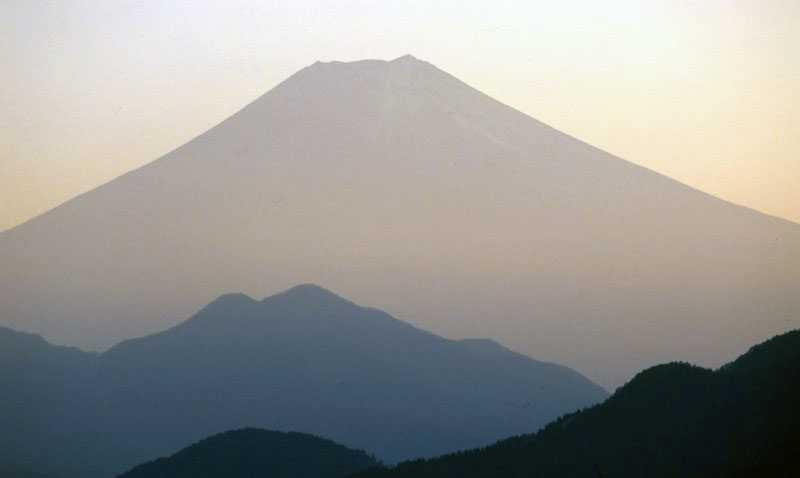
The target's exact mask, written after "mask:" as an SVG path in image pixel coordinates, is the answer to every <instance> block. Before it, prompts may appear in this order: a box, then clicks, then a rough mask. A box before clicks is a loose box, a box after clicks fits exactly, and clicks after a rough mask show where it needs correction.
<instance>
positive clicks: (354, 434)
mask: <svg viewBox="0 0 800 478" xmlns="http://www.w3.org/2000/svg"><path fill="white" fill-rule="evenodd" d="M0 332H2V331H1V330H0ZM4 337H6V338H5V339H4ZM15 343H23V344H22V345H14V344H15ZM34 349H35V353H30V351H31V350H34ZM14 350H22V351H23V352H24V353H23V352H20V353H14V352H13V351H14ZM0 351H2V354H3V355H2V360H0V388H2V389H3V390H4V391H5V390H8V392H7V394H8V398H7V399H6V400H3V401H0V419H2V420H0V423H3V425H4V426H2V427H0V445H2V446H0V461H2V460H9V461H14V462H16V463H21V464H36V465H37V466H38V467H40V468H41V469H45V470H50V471H54V472H55V471H58V472H59V473H62V474H69V475H74V476H81V477H83V478H86V477H92V476H98V477H103V476H109V475H112V474H115V473H120V472H122V471H124V470H125V469H127V468H130V467H131V466H133V465H134V464H136V463H141V462H143V461H145V460H149V459H153V458H155V457H158V456H163V455H165V454H167V453H171V452H173V451H174V450H176V449H180V448H182V447H184V446H186V445H187V444H189V443H192V442H193V441H196V440H198V439H200V438H202V437H206V436H209V435H212V434H214V433H218V432H219V431H221V430H230V429H235V428H241V427H259V428H267V429H272V430H283V431H300V432H305V433H312V434H314V435H317V436H324V437H328V438H330V439H332V440H334V441H336V442H337V443H341V444H343V445H345V446H348V447H351V448H357V449H364V450H367V451H368V452H369V453H374V454H375V455H377V456H378V457H380V458H381V459H383V460H386V461H388V462H396V461H399V460H401V459H409V458H414V457H418V456H434V455H437V454H441V453H445V452H448V451H454V450H458V449H463V448H469V447H474V446H479V445H485V444H488V443H491V442H492V441H495V440H497V439H500V438H502V437H505V436H509V435H512V434H518V433H523V432H528V431H532V430H536V429H538V428H539V427H541V426H543V425H544V424H546V423H547V422H548V421H550V420H552V419H553V418H555V417H557V416H559V415H561V414H563V413H566V412H568V411H572V410H575V409H578V408H580V407H584V406H587V405H589V404H592V403H596V402H598V401H600V400H602V399H604V398H605V397H606V396H607V395H608V394H607V392H606V391H605V390H603V389H602V388H601V387H599V386H597V385H595V384H593V383H592V382H590V381H589V380H588V379H586V378H585V377H583V376H582V375H580V374H578V373H577V372H575V371H573V370H571V369H568V368H566V367H563V366H560V365H556V364H552V363H546V362H539V361H535V360H532V359H530V358H528V357H526V356H523V355H520V354H517V353H514V352H512V351H510V350H507V349H505V348H503V347H502V346H500V345H499V344H497V343H494V342H491V341H488V340H471V341H453V340H448V339H444V338H442V337H439V336H437V335H434V334H431V333H429V332H426V331H423V330H420V329H417V328H415V327H413V326H411V325H409V324H406V323H404V322H401V321H399V320H397V319H394V318H393V317H391V316H389V315H388V314H386V313H384V312H381V311H378V310H375V309H369V308H364V307H360V306H357V305H356V304H353V303H352V302H349V301H347V300H345V299H343V298H341V297H339V296H337V295H335V294H333V293H331V292H329V291H327V290H325V289H322V288H320V287H317V286H314V285H302V286H297V287H294V288H292V289H290V290H288V291H286V292H284V293H281V294H278V295H274V296H271V297H268V298H266V299H264V300H263V301H256V300H254V299H252V298H250V297H248V296H246V295H243V294H228V295H224V296H222V297H220V298H218V299H217V300H215V301H213V302H212V303H210V304H209V305H208V306H206V307H205V308H203V309H202V310H201V311H199V312H198V313H196V314H195V315H193V316H192V317H191V318H189V319H188V320H186V321H184V322H182V323H181V324H179V325H177V326H175V327H173V328H171V329H168V330H165V331H163V332H160V333H157V334H154V335H150V336H146V337H142V338H138V339H133V340H127V341H124V342H122V343H120V344H118V345H116V346H114V347H112V348H111V349H110V350H108V351H106V352H104V353H102V354H89V353H85V352H80V351H76V350H74V349H67V348H62V347H53V346H49V345H47V344H46V342H44V340H42V339H41V338H40V337H35V336H30V335H29V334H21V333H15V332H11V331H8V332H5V333H0ZM4 351H9V352H8V353H7V354H6V353H5V352H4Z"/></svg>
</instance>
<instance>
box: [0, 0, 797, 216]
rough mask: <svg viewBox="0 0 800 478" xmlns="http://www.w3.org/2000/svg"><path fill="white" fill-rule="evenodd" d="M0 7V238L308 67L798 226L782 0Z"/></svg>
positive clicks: (793, 39) (791, 19) (790, 26)
mask: <svg viewBox="0 0 800 478" xmlns="http://www.w3.org/2000/svg"><path fill="white" fill-rule="evenodd" d="M3 8H4V10H5V13H6V15H3V16H0V26H2V27H3V28H2V30H3V31H5V32H8V33H9V34H10V35H11V36H9V37H7V38H6V39H5V41H2V42H0V53H2V55H0V57H2V58H3V61H2V63H0V71H2V73H3V76H4V78H6V81H4V82H3V83H2V84H0V93H2V95H3V97H4V98H5V99H6V100H5V101H6V106H5V109H6V111H7V114H6V115H5V116H4V118H5V121H0V136H3V137H4V138H5V139H6V141H4V142H3V143H2V144H0V158H4V159H3V160H2V161H0V195H1V196H0V231H4V230H8V229H10V228H12V227H14V226H16V225H18V224H20V223H22V222H25V221H26V220H28V219H30V218H32V217H34V216H36V215H38V214H41V213H43V212H45V211H47V210H49V209H51V208H53V207H55V206H57V205H58V204H61V203H63V202H65V201H66V200H69V199H70V198H72V197H75V196H77V195H79V194H81V193H83V192H86V191H88V190H91V189H92V188H94V187H97V186H99V185H101V184H104V183H106V182H108V181H110V180H112V179H113V178H115V177H118V176H119V175H121V174H124V173H125V172H127V171H130V170H133V169H135V168H137V167H140V166H142V165H144V164H146V163H148V162H150V161H152V160H154V159H156V158H157V157H159V156H161V155H163V154H165V153H167V152H169V151H171V150H173V149H175V148H176V147H178V146H179V145H180V144H183V143H185V142H187V141H189V140H190V139H192V138H193V137H195V136H197V135H199V134H201V133H203V132H204V131H205V130H207V129H209V128H210V127H212V126H213V125H215V124H217V123H219V122H221V121H222V120H224V119H225V118H226V117H228V116H230V115H231V114H233V113H234V112H235V111H237V110H238V109H239V108H241V107H242V106H244V105H245V104H247V103H249V102H251V101H252V100H254V99H255V98H256V97H258V96H259V95H261V94H263V93H264V92H266V91H267V90H269V89H271V88H272V87H273V86H275V85H276V84H278V83H279V82H280V81H282V80H283V79H285V78H286V77H288V76H290V75H291V74H292V73H294V72H295V71H297V70H299V69H301V68H302V67H304V66H306V65H308V64H311V63H313V62H314V61H317V60H322V61H330V60H344V61H347V60H353V59H363V58H382V59H392V58H396V57H399V56H401V55H403V54H406V53H411V54H413V55H415V56H417V57H418V58H422V59H424V60H426V61H430V62H432V63H433V64H435V65H437V66H439V67H440V68H443V69H444V70H446V71H449V72H450V73H452V74H454V75H456V76H457V77H459V78H461V79H462V80H464V81H466V82H467V83H469V84H471V85H473V86H475V87H476V88H478V89H479V90H481V91H483V92H485V93H487V94H489V95H490V96H492V97H494V98H496V99H498V100H499V101H502V102H504V103H506V104H508V105H510V106H512V107H515V108H517V109H519V110H520V111H522V112H524V113H526V114H528V115H530V116H532V117H534V118H536V119H538V120H541V121H543V122H545V123H547V124H550V125H551V126H553V127H555V128H557V129H559V130H561V131H564V132H565V133H567V134H569V135H571V136H574V137H577V138H579V139H581V140H583V141H586V142H587V143H589V144H592V145H594V146H597V147H599V148H601V149H603V150H606V151H608V152H610V153H612V154H614V155H616V156H619V157H621V158H623V159H626V160H628V161H632V162H635V163H636V164H639V165H642V166H645V167H647V168H650V169H653V170H655V171H658V172H660V173H662V174H665V175H667V176H669V177H672V178H675V179H677V180H679V181H681V182H684V183H686V184H688V185H690V186H692V187H695V188H698V189H700V190H702V191H705V192H707V193H709V194H712V195H714V196H717V197H720V198H722V199H725V200H727V201H730V202H733V203H735V204H739V205H743V206H746V207H750V208H753V209H756V210H758V211H761V212H764V213H767V214H770V215H774V216H778V217H782V218H785V219H788V220H791V221H793V222H798V221H800V157H799V156H798V154H799V153H798V151H800V144H798V141H800V140H799V139H798V138H800V121H798V120H797V118H796V115H794V114H793V112H794V111H797V110H798V109H800V88H798V87H797V86H796V85H795V84H793V82H791V81H790V80H791V79H792V78H796V77H798V76H800V60H798V57H797V55H794V54H793V53H794V49H793V45H796V44H797V43H800V33H798V32H800V28H796V27H797V25H799V24H800V7H798V6H797V5H796V4H792V3H791V2H776V3H773V4H770V5H763V4H761V3H759V2H736V3H730V4H726V5H720V6H712V5H710V4H706V5H693V6H683V7H681V8H668V7H666V6H661V5H658V4H656V3H654V2H650V3H638V4H637V5H628V6H618V5H616V6H615V5H607V6H602V7H601V6H579V5H578V4H575V3H569V2H567V3H562V4H560V5H558V6H547V7H545V6H541V5H539V6H526V7H518V8H512V7H506V8H503V7H500V8H497V9H495V10H491V11H489V12H485V11H484V10H483V9H481V8H479V5H477V4H474V5H472V4H469V5H464V6H463V7H461V8H459V9H458V12H459V15H458V17H457V18H456V17H454V16H453V12H454V10H453V9H454V8H455V7H448V6H446V5H442V6H439V7H429V6H423V5H420V4H409V5H408V6H405V7H402V8H401V7H391V8H386V7H381V8H378V6H377V5H376V4H374V5H373V4H370V3H369V2H367V3H365V4H363V5H359V6H348V7H343V6H335V5H332V4H331V5H325V4H324V3H313V2H307V3H300V4H297V5H295V6H292V7H289V6H285V5H273V6H272V7H270V8H266V6H261V7H252V6H251V7H250V8H246V7H244V6H241V5H240V6H238V7H235V6H229V7H227V8H223V7H220V6H214V5H212V4H210V3H209V4H194V3H193V4H192V8H190V6H189V5H188V4H170V5H169V6H166V5H162V4H160V3H150V4H148V3H143V4H138V5H132V4H125V3H119V4H113V5H106V4H104V3H100V2H82V3H79V4H73V5H70V6H67V5H66V4H64V5H49V6H44V7H37V8H36V9H32V7H30V6H27V4H24V3H22V2H18V3H14V2H11V3H6V4H5V6H4V7H3ZM301 12H302V13H303V15H300V16H298V14H299V13H301ZM301 17H302V18H304V19H305V20H303V21H301V20H299V18H301ZM312 27H313V29H314V30H313V31H314V34H313V35H310V34H309V33H308V32H307V30H308V29H309V28H312ZM348 31H349V32H350V33H348ZM377 32H381V33H380V34H378V33H377ZM362 35H369V36H373V37H374V40H375V41H372V42H369V44H363V43H359V42H358V41H356V40H357V39H358V38H360V37H361V36H362ZM433 35H435V38H436V41H431V37H432V36H433ZM201 38H202V41H198V40H200V39H201ZM289 39H292V41H295V42H297V46H294V47H292V48H277V47H279V46H281V45H286V42H287V40H289ZM433 45H436V46H435V47H434V46H433ZM131 133H133V134H131Z"/></svg>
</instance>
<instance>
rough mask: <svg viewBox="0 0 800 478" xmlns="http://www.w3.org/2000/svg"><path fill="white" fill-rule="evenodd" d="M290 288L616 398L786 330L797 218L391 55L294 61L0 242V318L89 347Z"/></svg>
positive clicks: (799, 313)
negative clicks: (562, 370)
mask: <svg viewBox="0 0 800 478" xmlns="http://www.w3.org/2000/svg"><path fill="white" fill-rule="evenodd" d="M198 101H202V99H198ZM307 281H314V282H318V283H321V284H325V285H328V286H330V287H332V288H335V289H336V290H338V291H341V292H342V293H343V294H345V295H346V296H347V297H351V298H353V299H355V300H358V301H362V302H364V301H369V302H370V303H372V304H375V305H376V306H377V307H380V308H381V309H382V310H386V311H388V312H390V313H392V314H393V315H394V316H396V317H399V318H401V319H403V320H408V321H413V324H414V325H416V326H418V327H421V328H424V329H426V330H430V331H432V332H436V333H438V334H440V335H443V336H447V337H452V338H456V337H488V338H491V339H494V340H497V341H499V342H501V343H503V344H507V345H509V346H510V347H512V348H513V349H515V350H519V351H522V352H524V353H527V354H530V355H534V356H536V357H540V358H543V359H546V360H550V361H554V362H558V363H563V364H565V365H568V366H570V367H573V368H575V369H577V370H580V371H582V372H583V373H586V374H587V375H588V376H590V377H591V378H592V379H594V380H596V381H598V382H599V383H601V384H603V385H604V386H606V387H616V386H618V385H620V384H622V383H624V382H625V381H626V380H628V379H629V378H630V377H631V376H632V375H633V374H634V373H635V372H636V371H638V370H641V369H643V368H645V367H646V366H648V365H651V364H653V363H659V362H664V361H670V360H690V361H692V362H694V363H699V364H703V365H706V366H715V367H716V366H719V365H721V364H722V363H724V362H726V361H728V360H730V359H731V358H732V357H733V356H735V354H736V353H737V351H739V350H741V349H742V348H743V347H745V346H747V345H748V344H752V343H756V342H758V341H760V340H764V339H765V338H766V337H769V336H772V335H774V334H776V333H779V332H782V331H785V330H788V329H791V328H795V327H797V326H798V323H797V319H796V318H797V317H800V295H799V294H797V291H796V285H797V284H798V283H800V226H798V225H796V224H793V223H790V222H787V221H784V220H780V219H776V218H773V217H769V216H766V215H764V214H760V213H757V212H754V211H752V210H749V209H746V208H743V207H739V206H736V205H733V204H730V203H727V202H725V201H722V200H719V199H717V198H714V197H712V196H709V195H707V194H704V193H702V192H699V191H697V190H694V189H692V188H689V187H687V186H685V185H683V184H681V183H678V182H676V181H674V180H671V179H669V178H666V177H664V176H662V175H660V174H657V173H654V172H652V171H649V170H647V169H644V168H641V167H638V166H635V165H633V164H631V163H629V162H626V161H624V160H622V159H619V158H616V157H614V156H612V155H609V154H607V153H604V152H603V151H600V150H598V149H596V148H593V147H592V146H590V145H587V144H585V143H583V142H581V141H578V140H576V139H574V138H572V137H569V136H567V135H565V134H563V133H560V132H559V131H556V130H555V129H553V128H551V127H549V126H547V125H545V124H542V123H541V122H539V121H537V120H535V119H533V118H530V117H528V116H526V115H524V114H522V113H520V112H518V111H516V110H514V109H512V108H510V107H508V106H505V105H503V104H501V103H499V102H497V101H495V100H493V99H491V98H489V97H487V96H486V95H484V94H482V93H481V92H479V91H477V90H475V89H473V88H471V87H469V86H468V85H466V84H464V83H462V82H461V81H459V80H458V79H456V78H454V77H453V76H451V75H449V74H447V73H445V72H443V71H441V70H439V69H438V68H436V67H435V66H433V65H431V64H429V63H426V62H424V61H421V60H418V59H416V58H414V57H411V56H404V57H401V58H398V59H396V60H394V61H377V60H367V61H358V62H352V63H341V62H331V63H315V64H313V65H310V66H308V67H307V68H304V69H303V70H301V71H299V72H297V73H296V74H294V75H293V76H291V77H290V78H288V79H287V80H285V81H284V82H282V83H281V84H279V85H278V86H276V87H275V88H273V89H272V90H270V91H269V92H267V93H266V94H264V95H263V96H261V97H260V98H258V99H256V100H255V101H253V102H252V103H250V104H249V105H247V106H246V107H245V108H243V109H242V110H241V111H239V112H237V113H236V114H234V115H233V116H231V117H230V118H228V119H227V120H225V121H224V122H222V123H220V124H218V125H217V126H215V127H213V128H212V129H210V130H209V131H207V132H206V133H204V134H202V135H201V136H198V137H197V138H195V139H193V140H192V141H190V142H188V143H186V144H185V145H183V146H181V147H179V148H177V149H176V150H174V151H172V152H170V153H169V154H167V155H165V156H163V157H161V158H160V159H157V160H155V161H153V162H151V163H150V164H148V165H146V166H144V167H142V168H139V169H137V170H135V171H132V172H130V173H128V174H125V175H123V176H121V177H119V178H117V179H115V180H113V181H111V182H109V183H107V184H105V185H103V186H100V187H98V188H96V189H94V190H92V191H90V192H87V193H86V194H83V195H81V196H79V197H76V198H75V199H73V200H71V201H68V202H66V203H64V204H63V205H61V206H59V207H57V208H55V209H53V210H51V211H49V212H47V213H45V214H42V215H41V216H39V217H37V218H35V219H32V220H31V221H28V222H27V223H25V224H22V225H20V226H18V227H15V228H13V229H11V230H9V231H5V232H4V233H3V234H2V235H0V321H2V322H1V323H2V324H3V325H5V326H9V327H12V328H16V329H24V330H29V331H32V332H36V333H39V334H41V335H43V336H44V337H45V338H47V339H48V340H51V341H53V342H54V343H61V344H69V345H76V346H81V347H84V348H89V349H93V350H103V349H105V348H107V347H109V346H111V345H112V344H115V343H118V342H119V341H121V340H124V339H127V338H130V337H137V336H142V335H146V334H150V333H153V332H156V331H158V330H163V329H165V328H167V327H169V326H172V325H175V324H176V323H177V320H178V318H181V317H187V316H189V315H190V314H191V313H192V312H194V311H195V310H197V308H198V307H199V306H200V305H202V304H204V303H207V302H209V301H210V300H212V299H213V298H214V297H215V296H216V295H217V293H218V292H219V291H223V290H225V291H243V292H245V293H248V294H250V295H254V294H256V293H261V291H264V290H283V289H285V288H287V287H289V286H291V285H293V284H297V283H303V282H307ZM752 317H759V319H758V320H753V319H752Z"/></svg>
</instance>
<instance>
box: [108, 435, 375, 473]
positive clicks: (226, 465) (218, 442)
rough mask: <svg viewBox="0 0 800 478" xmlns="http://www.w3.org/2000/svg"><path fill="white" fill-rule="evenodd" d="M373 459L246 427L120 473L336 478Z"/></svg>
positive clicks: (302, 438)
mask: <svg viewBox="0 0 800 478" xmlns="http://www.w3.org/2000/svg"><path fill="white" fill-rule="evenodd" d="M377 464H378V462H377V461H376V460H375V458H373V457H371V456H369V455H367V454H366V453H365V452H364V451H362V450H351V449H349V448H345V447H343V446H342V445H338V444H336V443H334V442H332V441H331V440H327V439H324V438H318V437H315V436H312V435H307V434H305V433H294V432H289V433H284V432H276V431H270V430H260V429H255V428H245V429H242V430H234V431H228V432H224V433H220V434H218V435H214V436H212V437H210V438H206V439H203V440H201V441H199V442H197V443H195V444H194V445H191V446H189V447H187V448H184V449H183V450H181V451H179V452H177V453H175V454H174V455H172V456H170V457H168V458H159V459H157V460H154V461H151V462H148V463H144V464H142V465H138V466H136V467H134V468H133V469H132V470H130V471H128V472H127V473H123V474H122V475H120V477H119V478H228V477H236V478H261V477H264V478H266V477H269V478H340V477H343V476H345V475H349V474H351V473H354V472H357V471H360V470H363V469H365V468H369V467H374V466H376V465H377Z"/></svg>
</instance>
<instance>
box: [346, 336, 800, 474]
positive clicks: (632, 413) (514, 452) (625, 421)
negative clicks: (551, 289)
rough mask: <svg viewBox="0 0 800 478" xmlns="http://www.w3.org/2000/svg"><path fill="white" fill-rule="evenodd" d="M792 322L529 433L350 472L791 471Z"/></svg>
mask: <svg viewBox="0 0 800 478" xmlns="http://www.w3.org/2000/svg"><path fill="white" fill-rule="evenodd" d="M798 377H800V331H793V332H789V333H786V334H783V335H780V336H778V337H775V338H773V339H771V340H768V341H767V342H765V343H763V344H760V345H758V346H756V347H754V348H752V349H751V350H750V351H749V352H748V353H746V354H745V355H743V356H741V357H739V358H738V359H737V360H735V361H734V362H732V363H730V364H728V365H726V366H724V367H722V368H721V369H719V370H717V371H712V370H709V369H704V368H700V367H696V366H692V365H689V364H686V363H669V364H665V365H658V366H655V367H652V368H649V369H647V370H645V371H643V372H641V373H640V374H638V375H636V377H634V378H633V380H631V381H630V382H628V383H627V384H626V385H625V386H623V387H621V388H619V389H618V390H617V391H616V392H615V393H614V395H613V396H611V397H610V398H609V399H608V400H606V401H605V402H603V403H602V404H599V405H596V406H594V407H591V408H589V409H586V410H582V411H579V412H575V413H571V414H568V415H565V416H563V417H561V418H559V419H558V420H556V421H554V422H553V423H551V424H549V425H547V426H546V427H545V428H543V429H542V430H540V431H539V432H538V433H536V434H533V435H522V436H517V437H513V438H509V439H507V440H503V441H500V442H498V443H495V444H494V445H491V446H489V447H485V448H482V449H476V450H471V451H467V452H461V453H457V454H452V455H447V456H443V457H439V458H435V459H432V460H417V461H412V462H406V463H401V464H400V465H398V466H397V467H396V468H393V469H375V470H371V471H366V472H363V473H359V474H356V476H358V477H359V478H384V477H385V478H400V477H406V476H408V477H415V478H425V477H437V478H444V477H463V478H470V477H482V478H486V477H503V478H505V477H509V478H513V477H523V476H524V477H529V476H576V477H577V476H586V477H597V476H704V477H705V476H785V477H790V476H798V474H800V409H798V407H797V402H798V398H800V382H798V380H797V378H798Z"/></svg>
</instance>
